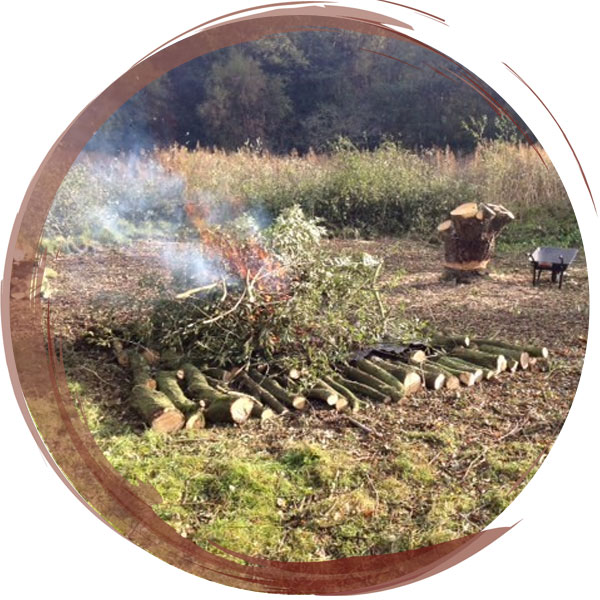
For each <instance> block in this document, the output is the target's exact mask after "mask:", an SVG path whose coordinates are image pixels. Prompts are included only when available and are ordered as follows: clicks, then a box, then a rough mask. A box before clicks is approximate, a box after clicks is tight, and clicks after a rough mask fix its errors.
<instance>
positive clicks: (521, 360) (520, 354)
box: [477, 344, 529, 370]
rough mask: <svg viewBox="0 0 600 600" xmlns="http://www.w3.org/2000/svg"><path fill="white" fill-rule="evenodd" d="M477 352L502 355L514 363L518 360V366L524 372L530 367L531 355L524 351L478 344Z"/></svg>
mask: <svg viewBox="0 0 600 600" xmlns="http://www.w3.org/2000/svg"><path fill="white" fill-rule="evenodd" d="M477 350H481V352H488V353H490V354H502V355H503V356H505V357H506V358H510V359H512V360H513V361H515V360H516V361H517V364H518V366H519V367H521V369H523V370H525V369H527V367H528V366H529V354H528V353H527V352H525V351H524V350H514V349H512V348H502V347H501V346H494V345H490V344H477Z"/></svg>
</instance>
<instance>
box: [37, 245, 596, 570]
mask: <svg viewBox="0 0 600 600" xmlns="http://www.w3.org/2000/svg"><path fill="white" fill-rule="evenodd" d="M328 243H329V244H332V245H334V246H336V247H339V248H352V249H355V250H364V251H366V252H369V253H371V254H373V255H376V256H379V257H381V258H383V259H384V260H385V269H384V273H383V282H382V283H383V295H384V298H385V302H386V303H387V304H388V305H389V306H393V307H394V309H395V310H401V309H402V308H403V309H404V311H405V314H406V315H407V316H409V317H416V318H419V319H421V320H424V321H427V322H429V323H431V324H433V325H435V326H436V328H438V329H439V330H444V329H445V330H448V331H450V332H454V333H467V334H470V335H480V336H486V337H498V338H499V339H504V340H506V341H513V340H519V341H523V342H530V343H537V344H543V345H545V346H547V347H548V348H549V350H550V361H549V365H548V368H547V369H546V370H544V371H541V370H536V371H520V372H518V373H516V374H515V375H512V376H510V375H507V374H502V375H501V376H499V377H498V378H497V379H495V380H492V381H490V382H486V383H484V384H481V385H478V386H475V387H472V388H461V390H460V391H459V392H447V391H440V392H431V391H427V390H423V391H421V392H419V393H417V394H415V395H414V396H411V397H409V398H406V399H405V400H404V401H403V402H402V403H400V404H392V405H378V404H374V405H366V406H365V407H364V409H363V411H362V412H361V413H359V414H358V415H357V416H356V418H357V419H358V420H360V421H361V422H363V423H364V424H365V425H367V426H368V427H369V428H370V429H372V430H373V431H374V432H375V433H376V435H369V434H367V433H365V432H364V431H362V430H361V429H357V428H356V427H353V426H352V424H351V423H350V422H349V421H348V420H347V419H346V418H345V417H344V416H343V415H339V414H336V413H331V412H329V411H327V410H318V409H312V410H310V411H308V412H306V413H303V414H300V415H297V416H287V417H284V418H278V419H275V420H273V421H270V422H265V423H262V424H261V423H259V422H257V421H255V420H251V421H248V422H247V423H246V424H244V425H243V426H241V427H237V426H236V427H230V426H220V427H212V428H209V429H206V430H202V431H199V432H193V433H186V432H182V433H179V434H175V435H172V436H167V437H166V436H161V435H158V434H155V433H154V432H152V431H149V430H147V429H145V427H144V426H143V424H142V423H141V422H140V419H139V418H138V417H137V415H136V414H134V413H133V412H132V411H131V410H130V409H129V407H128V403H127V399H128V395H129V391H130V382H129V380H128V374H127V373H126V372H125V371H123V370H122V369H121V368H120V367H119V366H118V365H117V364H116V362H115V361H114V359H113V358H112V355H111V354H110V352H108V351H107V350H104V349H102V348H93V347H87V346H85V345H83V344H82V343H81V342H80V339H81V336H82V335H83V334H84V333H85V332H86V331H87V330H89V328H90V327H92V326H93V325H95V324H97V323H102V322H103V321H104V320H105V319H106V318H107V317H108V316H109V315H110V316H112V317H113V318H116V319H117V320H119V319H120V320H122V321H126V320H129V319H136V318H138V317H139V310H140V307H142V308H143V307H148V308H149V307H150V306H151V300H152V298H154V297H157V296H158V295H160V293H161V292H162V291H164V290H165V289H168V287H169V285H170V279H169V274H168V272H167V270H166V268H165V267H164V264H163V261H162V259H161V257H162V255H163V252H164V244H159V243H144V244H137V245H135V246H131V247H129V248H126V249H123V250H121V251H118V252H117V251H112V250H99V251H97V252H95V253H86V254H78V255H74V254H71V255H65V256H59V257H49V260H48V266H49V267H51V268H52V269H53V270H54V271H55V272H56V277H55V278H53V279H52V281H51V286H52V294H51V299H50V303H51V306H52V307H53V310H52V314H53V321H54V325H53V327H54V330H55V331H56V333H58V334H59V335H61V336H62V337H63V340H64V342H65V348H66V354H65V365H66V368H67V375H68V379H69V382H70V389H71V393H72V397H73V400H74V402H76V404H77V405H78V407H79V408H80V410H81V412H82V416H83V417H84V418H85V420H86V423H87V424H88V426H89V428H90V430H91V432H92V434H93V435H94V437H95V439H96V440H97V443H98V444H99V446H100V448H101V449H102V451H103V452H104V454H105V455H106V457H107V458H108V460H109V461H110V462H111V463H112V464H113V466H114V467H115V468H116V469H117V470H118V471H119V472H120V473H122V474H123V475H124V476H125V477H127V478H128V479H130V480H131V481H134V482H136V481H137V480H141V481H144V482H147V483H150V484H152V485H153V486H154V487H155V488H156V489H157V491H158V492H159V493H160V494H161V496H162V498H163V502H162V503H161V504H159V505H157V506H155V510H156V512H157V513H158V514H159V515H160V516H161V517H162V518H163V519H164V520H165V521H167V522H168V523H169V524H170V525H171V526H173V527H174V528H175V529H176V530H177V531H179V532H180V533H181V534H182V535H184V536H186V537H188V538H191V539H193V540H194V541H196V542H197V543H198V544H200V545H202V546H203V547H206V548H210V546H209V545H208V543H207V540H209V539H211V540H214V541H216V542H218V543H219V544H222V545H223V546H226V547H229V548H231V549H234V550H237V551H240V552H244V553H248V554H255V555H261V556H265V557H268V558H278V559H280V560H322V559H329V558H339V557H343V556H353V555H365V554H374V553H384V552H396V551H400V550H405V549H410V548H416V547H420V546H423V545H428V544H432V543H438V542H442V541H446V540H448V539H452V538H455V537H459V536H462V535H465V534H468V533H473V532H475V531H479V530H480V529H482V528H484V527H485V526H486V525H487V524H488V523H489V522H491V521H492V520H493V518H495V517H496V516H497V515H498V514H499V513H500V512H501V511H502V510H503V509H504V508H505V507H506V505H507V504H508V503H509V502H510V501H511V500H512V499H514V497H515V496H516V495H517V494H518V492H519V491H520V490H521V489H522V487H523V485H525V483H526V482H527V481H528V480H529V479H530V478H531V476H533V474H534V473H535V471H536V469H537V468H538V467H539V465H540V464H541V462H542V460H543V458H544V457H545V455H546V454H547V452H548V450H549V448H550V447H551V445H552V443H553V442H554V440H555V439H556V436H557V435H558V433H559V431H560V428H561V427H562V424H563V422H564V420H565V418H566V416H567V413H568V411H569V408H570V406H571V402H572V400H573V396H574V394H575V391H576V389H577V385H578V382H579V376H580V372H581V368H582V364H583V358H584V354H585V344H586V338H587V327H588V287H587V272H586V268H585V261H584V258H583V256H580V257H578V259H577V261H576V262H575V264H574V265H573V266H572V267H571V268H570V269H569V271H568V275H567V277H566V278H565V282H564V285H563V288H562V290H558V288H557V287H556V286H552V285H551V284H550V283H549V281H548V278H547V277H546V278H544V281H543V282H542V284H541V285H540V286H539V287H535V288H534V287H532V285H531V280H530V277H531V272H530V269H529V267H528V263H527V258H526V256H525V254H524V253H523V252H518V253H506V252H505V253H503V254H498V256H497V257H496V258H495V259H494V260H493V263H492V271H491V274H490V276H489V277H487V278H482V279H481V280H479V281H477V282H475V283H472V284H470V285H459V286H456V285H453V284H451V283H449V282H443V281H441V280H440V277H439V273H440V264H441V256H440V255H441V249H440V248H439V247H436V246H430V245H427V244H424V243H423V242H421V241H417V240H409V239H404V240H400V241H399V240H395V239H383V240H377V241H360V240H355V241H346V240H336V241H330V242H328Z"/></svg>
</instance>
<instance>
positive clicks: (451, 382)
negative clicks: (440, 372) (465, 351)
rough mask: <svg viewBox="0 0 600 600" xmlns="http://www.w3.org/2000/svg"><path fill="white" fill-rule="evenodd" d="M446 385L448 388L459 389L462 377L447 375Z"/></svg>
mask: <svg viewBox="0 0 600 600" xmlns="http://www.w3.org/2000/svg"><path fill="white" fill-rule="evenodd" d="M444 387H445V388H446V389H447V390H457V389H458V388H459V387H460V379H459V378H458V377H457V376H456V375H449V376H448V377H446V381H445V383H444Z"/></svg>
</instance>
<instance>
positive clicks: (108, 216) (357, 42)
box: [3, 3, 591, 594]
mask: <svg viewBox="0 0 600 600" xmlns="http://www.w3.org/2000/svg"><path fill="white" fill-rule="evenodd" d="M401 15H402V20H401V19H400V17H398V18H392V17H390V16H389V15H385V16H383V15H381V14H379V13H376V12H372V11H368V10H365V9H358V8H353V7H346V6H343V5H340V4H337V3H325V4H318V5H317V4H315V3H295V4H293V5H289V6H288V5H287V3H286V4H285V5H270V6H267V7H262V8H259V9H256V8H253V9H248V10H244V11H240V12H239V13H236V14H233V15H228V16H227V17H226V18H225V17H224V18H223V19H218V20H215V21H214V22H207V23H204V24H202V25H200V26H198V27H197V28H194V30H191V31H189V32H186V33H185V34H183V35H182V36H180V37H178V38H176V39H174V40H171V41H170V42H168V43H167V44H165V45H164V46H161V47H160V48H157V49H156V50H155V51H153V52H152V53H150V54H149V55H148V56H146V57H144V58H143V59H142V60H140V61H139V62H138V63H137V64H136V65H134V67H132V68H131V69H130V70H129V71H128V72H127V73H125V74H124V75H123V76H121V77H120V78H119V79H118V80H117V81H116V82H115V83H114V84H112V85H111V86H109V87H108V88H107V89H106V90H105V91H104V92H103V93H102V94H101V95H100V96H98V98H96V100H94V101H93V102H92V103H91V104H89V105H88V106H87V107H86V109H85V110H84V111H82V113H81V114H80V115H79V116H78V117H77V118H76V119H75V121H73V123H72V124H71V125H70V126H69V127H68V128H67V130H66V131H65V132H64V134H63V135H62V136H61V138H60V139H59V140H58V141H57V143H56V144H55V146H54V147H53V148H52V149H51V151H50V152H49V154H48V155H47V157H46V159H45V160H44V162H43V164H42V165H41V167H40V169H39V171H38V173H37V174H36V177H35V179H34V181H33V182H32V185H31V186H30V188H29V190H28V192H27V195H26V198H25V200H24V203H23V206H22V209H21V212H20V213H19V216H18V218H17V222H16V224H15V229H14V233H13V236H12V239H11V243H10V247H9V253H8V260H7V269H6V272H5V281H6V282H10V285H9V286H5V289H4V291H3V316H4V320H5V323H8V324H9V332H10V333H9V339H7V340H6V341H7V348H8V350H9V353H8V354H7V359H8V363H9V369H10V370H11V373H12V375H13V384H14V386H15V390H16V392H17V397H18V398H22V399H23V401H22V403H21V406H22V409H23V413H24V415H25V418H26V420H27V422H28V424H29V426H30V429H31V432H32V434H33V435H34V437H35V438H36V440H38V443H39V444H40V447H41V448H42V450H43V452H44V454H45V455H46V456H47V457H48V458H49V459H50V461H51V463H52V464H53V465H54V466H55V470H56V472H57V473H58V474H59V476H60V477H61V478H62V479H63V481H64V482H65V484H66V485H67V486H69V487H70V488H71V489H72V490H73V491H75V492H76V493H77V494H78V495H79V496H80V497H81V498H82V499H83V500H84V501H85V503H86V504H87V505H88V506H89V507H90V508H91V509H92V510H93V511H94V512H95V513H96V514H98V515H99V516H100V517H101V518H102V519H103V520H104V521H105V522H106V523H107V524H109V526H110V527H112V528H113V529H115V530H116V531H117V532H119V533H120V534H121V535H123V536H125V537H126V538H128V539H129V540H131V541H132V542H134V543H135V544H136V545H138V546H140V547H142V548H144V549H145V550H147V551H149V552H151V553H152V554H154V555H155V556H157V557H159V558H161V559H162V560H164V561H166V562H168V563H169V564H171V565H174V566H176V567H178V568H180V569H182V570H184V571H187V572H190V573H193V574H195V575H198V576H200V577H203V578H206V579H209V580H211V581H216V582H219V583H223V584H226V585H229V586H233V587H239V588H243V589H248V590H254V591H262V592H274V593H287V594H290V593H297V594H310V593H314V594H350V593H365V592H372V591H378V590H383V589H389V588H392V587H396V586H399V585H404V584H406V583H409V582H414V581H417V580H419V579H423V578H424V577H428V576H430V575H432V574H435V573H437V572H440V571H442V570H444V569H447V568H448V567H450V566H452V565H454V564H457V563H458V562H460V561H462V560H464V559H465V558H467V557H469V556H471V555H472V554H474V553H476V552H477V551H478V550H480V549H481V548H483V547H485V546H486V545H488V544H490V543H491V542H493V541H495V540H496V539H498V538H499V537H500V536H502V535H503V534H504V533H506V531H508V530H509V529H510V527H505V526H503V527H493V528H489V525H490V523H491V522H492V521H494V519H495V518H496V517H497V516H498V515H499V514H500V513H501V512H502V511H503V510H504V508H506V506H508V504H509V503H510V502H511V501H512V500H513V499H514V498H515V497H516V495H518V493H519V492H520V491H521V490H522V488H523V487H524V486H525V485H526V483H527V482H528V481H529V480H530V479H531V477H532V476H533V475H534V473H535V471H536V470H537V469H538V468H539V466H540V465H541V463H542V461H543V459H544V458H545V456H546V455H547V453H548V451H549V449H550V447H551V446H552V444H553V442H554V440H555V439H556V436H557V435H558V433H559V431H560V429H561V427H562V424H563V423H564V420H565V418H566V416H567V414H568V411H569V408H570V406H571V402H572V399H573V397H574V394H575V391H576V389H577V385H578V383H579V377H580V373H581V368H582V364H583V359H584V355H585V349H586V343H587V327H588V310H589V309H588V306H589V299H588V293H587V270H586V265H585V260H584V256H583V247H582V242H581V237H580V233H579V228H578V224H577V220H576V218H575V215H574V213H573V211H572V208H571V205H570V201H569V198H568V196H567V194H566V191H565V189H564V187H563V185H562V183H561V180H560V178H559V176H558V174H557V173H556V171H555V170H554V168H553V166H552V163H551V161H550V159H549V158H548V156H547V154H546V152H545V151H544V149H543V148H542V147H541V145H540V144H539V142H538V140H537V139H536V136H535V134H534V132H533V131H531V130H530V129H529V127H528V126H527V124H526V123H525V122H524V121H523V120H522V119H521V118H520V117H519V116H518V115H517V114H516V113H515V112H514V111H513V110H512V108H511V107H510V106H509V105H508V104H507V103H506V102H505V101H504V99H503V98H502V97H500V96H499V95H498V94H497V93H496V92H495V91H494V90H493V89H492V88H490V87H489V86H488V85H487V84H486V83H485V82H484V81H482V80H481V79H479V78H478V77H477V76H476V75H475V74H473V73H472V72H471V71H469V70H467V69H466V68H465V67H463V66H462V65H461V64H460V63H459V62H456V61H455V60H453V59H452V58H450V57H449V56H447V55H446V54H444V53H442V52H440V51H438V50H436V49H435V48H433V47H432V46H429V45H428V44H426V43H425V42H423V41H421V40H419V39H417V37H416V36H414V35H413V32H414V28H413V25H412V22H411V20H412V19H413V18H414V19H427V20H429V21H431V22H433V23H437V24H438V25H439V26H440V27H442V26H445V25H444V21H443V19H441V18H439V17H436V16H435V15H432V14H428V13H425V12H423V11H421V10H417V9H409V8H408V7H404V9H403V11H402V12H401ZM506 69H507V70H508V71H509V72H510V73H511V74H512V75H513V76H514V78H515V80H517V81H518V82H519V84H520V85H522V86H525V87H526V88H527V89H529V91H530V92H531V94H532V95H533V96H534V97H535V98H537V100H538V101H540V102H541V100H540V99H539V98H538V97H537V96H536V94H535V91H534V90H533V89H532V88H530V87H529V85H528V84H527V83H526V82H525V81H524V80H523V79H521V77H520V76H519V75H518V74H517V73H516V72H515V71H513V70H512V69H511V68H510V67H509V66H507V65H506ZM542 104H543V103H542ZM544 106H545V105H544ZM561 131H562V130H561ZM567 143H568V140H567ZM568 145H569V146H570V144H568ZM575 160H576V161H577V163H578V160H577V157H576V156H575ZM578 164H579V163H578ZM582 175H583V171H582ZM583 176H584V175H583ZM584 179H585V176H584ZM586 184H587V181H586ZM588 190H589V187H588ZM590 195H591V194H590ZM5 334H6V330H5Z"/></svg>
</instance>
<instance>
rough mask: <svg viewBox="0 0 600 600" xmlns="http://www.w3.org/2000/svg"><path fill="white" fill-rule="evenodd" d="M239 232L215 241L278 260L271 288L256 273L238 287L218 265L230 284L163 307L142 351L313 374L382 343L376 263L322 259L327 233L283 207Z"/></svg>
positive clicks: (226, 232)
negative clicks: (253, 247) (167, 350)
mask: <svg viewBox="0 0 600 600" xmlns="http://www.w3.org/2000/svg"><path fill="white" fill-rule="evenodd" d="M242 221H243V222H245V223H246V225H247V223H248V221H247V220H246V219H244V220H242ZM242 224H243V223H242V222H241V221H240V220H236V221H234V222H233V223H232V224H231V225H230V226H228V227H226V226H223V227H221V228H220V230H219V236H220V238H221V239H229V240H232V241H235V243H237V244H238V247H240V248H243V247H244V246H243V245H240V244H244V243H249V242H252V243H255V244H261V245H262V246H263V247H264V249H265V250H266V251H267V252H268V253H269V254H270V256H271V257H272V258H273V260H274V262H273V265H272V268H273V269H274V272H273V274H272V275H271V277H272V278H273V281H272V282H270V279H269V278H268V277H267V275H269V274H268V273H267V274H265V279H263V280H261V279H259V274H260V272H258V273H256V275H253V276H252V277H251V278H249V279H246V280H243V279H242V278H240V277H239V274H238V275H237V277H236V273H234V272H231V271H228V270H227V268H228V266H227V265H226V264H225V263H223V264H219V263H218V260H217V264H216V268H217V269H218V271H219V272H221V273H223V274H226V276H227V278H228V280H227V283H224V284H222V285H220V286H217V287H215V288H212V289H209V290H206V291H205V292H202V293H199V294H198V295H197V296H192V297H189V298H186V299H183V300H178V299H166V300H161V301H159V303H158V305H157V306H156V310H155V311H154V314H153V315H152V317H151V321H150V322H149V323H148V324H147V326H148V327H147V330H146V332H145V334H144V335H143V336H142V337H143V339H144V340H145V341H146V343H148V344H149V345H153V344H155V345H157V346H158V347H163V348H164V347H175V348H176V349H177V350H178V351H180V352H182V353H185V354H189V355H191V356H193V357H195V358H197V359H199V360H206V361H208V362H211V363H212V364H214V363H215V362H216V363H219V364H221V365H227V366H231V365H236V364H238V365H239V364H246V363H251V362H252V363H254V362H260V361H265V360H267V361H269V363H270V364H271V365H272V366H277V365H279V366H282V367H291V366H295V367H298V366H305V365H307V366H310V367H311V368H312V369H313V370H315V371H317V372H319V371H327V370H328V369H329V365H330V364H331V362H335V361H337V360H341V359H343V358H345V357H346V356H347V355H348V353H349V352H350V351H351V350H352V349H353V348H356V347H358V346H361V345H364V344H368V343H373V342H375V341H376V340H378V339H380V338H381V337H382V336H383V335H384V333H385V330H386V322H387V315H386V314H385V312H384V309H383V306H382V304H381V302H380V299H379V295H378V289H377V280H378V277H379V273H380V270H381V262H380V261H379V260H377V259H375V258H373V257H371V256H370V255H368V254H366V253H363V254H359V255H353V254H349V253H346V254H343V255H341V256H340V255H338V254H337V253H333V252H331V251H326V250H325V248H324V247H323V246H322V245H321V243H320V241H321V236H322V235H323V233H324V230H323V228H322V227H320V226H319V225H318V224H317V223H316V222H315V221H314V220H312V219H307V218H306V217H305V216H304V214H303V212H302V210H301V209H300V208H299V207H296V206H293V207H290V208H289V209H284V210H283V211H282V213H281V214H280V215H279V216H278V217H277V218H276V219H275V221H274V222H273V224H272V225H271V226H270V227H269V228H267V229H266V230H265V231H264V232H262V233H260V234H259V233H252V234H251V237H244V227H243V226H242ZM247 231H248V230H246V234H247ZM251 231H253V230H251ZM240 236H242V239H241V241H240ZM261 281H264V282H266V283H265V284H264V285H261ZM140 333H142V332H140Z"/></svg>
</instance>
